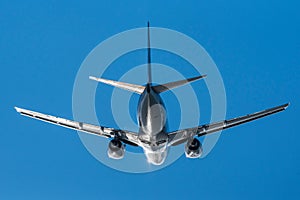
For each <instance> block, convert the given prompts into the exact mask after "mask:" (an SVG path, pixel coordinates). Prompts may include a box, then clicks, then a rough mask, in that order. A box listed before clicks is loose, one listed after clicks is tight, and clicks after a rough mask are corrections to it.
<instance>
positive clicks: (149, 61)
mask: <svg viewBox="0 0 300 200" xmlns="http://www.w3.org/2000/svg"><path fill="white" fill-rule="evenodd" d="M147 51H148V84H151V82H152V72H151V48H150V24H149V21H148V48H147Z"/></svg>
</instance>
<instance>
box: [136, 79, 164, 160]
mask: <svg viewBox="0 0 300 200" xmlns="http://www.w3.org/2000/svg"><path fill="white" fill-rule="evenodd" d="M137 117H138V124H139V137H138V138H139V141H140V145H141V147H142V148H143V150H144V153H145V155H146V157H147V160H148V162H150V163H152V164H154V165H161V164H162V163H163V162H164V161H165V159H166V157H167V150H168V148H167V144H168V135H167V117H166V109H165V106H164V103H163V101H162V99H161V97H160V96H159V94H158V93H156V92H155V91H154V90H153V89H152V87H151V84H147V85H146V88H145V90H144V92H143V93H142V95H141V96H140V99H139V104H138V112H137Z"/></svg>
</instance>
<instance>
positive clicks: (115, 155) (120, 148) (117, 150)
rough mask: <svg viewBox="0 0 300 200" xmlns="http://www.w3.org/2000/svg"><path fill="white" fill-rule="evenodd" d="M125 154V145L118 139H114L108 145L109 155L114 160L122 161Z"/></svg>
mask: <svg viewBox="0 0 300 200" xmlns="http://www.w3.org/2000/svg"><path fill="white" fill-rule="evenodd" d="M124 154H125V146H124V144H123V143H122V142H121V141H120V140H117V139H113V140H111V141H110V142H109V144H108V149H107V155H108V157H110V158H112V159H122V158H123V157H124Z"/></svg>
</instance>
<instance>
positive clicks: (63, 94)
mask: <svg viewBox="0 0 300 200" xmlns="http://www.w3.org/2000/svg"><path fill="white" fill-rule="evenodd" d="M299 6H300V4H299V2H298V1H258V0H254V1H237V0H234V1H230V2H228V1H221V0H219V1H217V0H212V1H194V2H189V3H186V2H183V1H182V2H181V1H164V3H160V1H156V0H155V1H131V2H126V3H125V2H121V1H120V2H116V1H111V2H109V3H108V2H101V1H72V2H71V1H64V0H61V1H54V0H53V1H44V2H36V1H26V2H24V1H6V0H3V1H1V2H0V66H1V69H2V73H1V79H0V81H1V84H0V87H1V91H2V98H1V105H0V110H1V122H0V123H1V140H0V155H1V164H0V169H1V171H0V199H54V198H55V199H83V198H85V199H104V198H112V199H117V198H122V199H132V197H143V198H145V199H153V198H158V199H159V197H162V198H174V199H176V198H181V199H182V198H197V199H198V198H203V199H207V198H210V199H236V198H239V199H241V198H242V199H253V198H255V199H286V198H288V199H299V196H300V195H299V188H298V186H299V182H300V159H299V158H300V156H299V151H300V146H299V140H300V135H299V131H298V128H297V127H296V126H297V124H298V123H299V122H298V117H299V95H300V91H299V84H300V81H299V78H300V77H299V71H300V70H299V69H300V68H299V66H300V60H299V55H300V39H299V34H300V14H299V12H298V10H299ZM148 20H150V22H151V24H152V25H153V26H157V27H166V28H170V29H174V30H177V31H180V32H183V33H185V34H186V35H188V36H190V37H192V38H194V39H195V40H197V41H198V42H199V43H200V44H201V45H202V46H203V47H204V48H205V49H206V50H207V52H208V53H209V54H210V56H211V57H212V58H213V59H214V61H215V63H216V64H217V66H218V68H219V71H220V73H221V74H222V77H223V81H224V84H225V87H226V95H227V118H231V117H235V116H239V115H243V114H247V113H250V112H254V111H259V110H261V109H264V108H268V107H271V106H275V105H279V104H282V103H285V102H291V106H290V107H289V108H288V110H287V111H285V112H283V113H280V114H277V115H274V116H271V117H268V118H265V119H261V120H259V121H256V122H252V123H249V124H247V125H242V126H239V127H236V128H233V129H230V130H226V131H224V132H223V134H222V135H221V137H220V139H219V141H218V143H217V145H216V146H215V148H214V149H213V151H212V152H211V153H210V154H209V155H208V156H207V157H206V158H205V159H201V160H189V159H186V158H185V157H184V156H182V157H181V158H180V159H179V160H178V161H177V162H175V163H174V164H172V165H171V166H169V167H167V168H165V169H163V170H159V171H156V172H153V173H149V174H127V173H123V172H119V171H116V170H113V169H110V168H108V167H106V166H104V165H103V164H101V163H99V162H98V161H97V160H96V159H94V158H93V157H92V156H91V155H90V154H89V153H88V152H87V150H86V149H85V148H84V146H83V145H82V144H81V141H80V139H79V137H78V135H77V133H76V132H75V131H72V130H67V129H63V128H61V127H56V126H53V125H49V124H45V123H42V122H38V121H35V120H31V119H27V118H24V117H20V116H19V115H18V114H17V113H16V112H15V111H14V110H13V106H15V105H17V106H20V107H25V108H31V109H34V110H37V111H41V112H45V113H50V114H53V115H59V116H62V117H65V118H72V89H73V83H74V79H75V76H76V73H77V70H78V69H79V67H80V65H81V63H82V61H83V60H84V58H85V57H86V56H87V55H88V53H89V52H90V51H91V50H92V49H93V48H94V47H95V46H96V45H97V44H99V43H100V42H101V41H103V40H105V39H107V38H108V37H110V36H112V35H114V34H117V33H119V32H121V31H124V30H127V29H131V28H137V27H143V26H145V24H146V22H147V21H148ZM157 54H159V53H157ZM145 55H146V54H145ZM145 62H146V57H145ZM208 106H209V105H208ZM106 120H107V121H106V123H108V124H109V123H110V121H109V119H106ZM111 123H113V122H111ZM106 125H107V124H106Z"/></svg>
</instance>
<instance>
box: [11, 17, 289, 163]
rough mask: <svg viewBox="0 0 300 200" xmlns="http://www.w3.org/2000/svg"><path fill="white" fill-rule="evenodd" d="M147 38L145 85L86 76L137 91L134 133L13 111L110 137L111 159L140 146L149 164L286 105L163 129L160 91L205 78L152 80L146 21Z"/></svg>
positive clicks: (197, 149) (192, 154) (193, 154)
mask: <svg viewBox="0 0 300 200" xmlns="http://www.w3.org/2000/svg"><path fill="white" fill-rule="evenodd" d="M147 38H148V41H147V43H148V46H147V57H148V59H147V60H148V61H147V63H148V66H147V70H148V72H147V73H148V81H147V83H146V84H145V85H136V84H130V83H124V82H119V81H113V80H107V79H103V78H96V77H93V76H90V77H89V78H90V79H91V80H94V81H97V82H101V83H105V84H108V85H111V86H114V87H118V88H121V89H124V90H128V91H130V92H134V93H137V94H139V95H140V97H139V102H138V108H137V118H138V126H139V130H138V132H137V133H136V132H132V131H128V130H121V129H115V128H109V127H104V126H96V125H93V124H88V123H84V122H76V121H72V120H68V119H64V118H59V117H55V116H51V115H46V114H42V113H39V112H34V111H31V110H26V109H23V108H18V107H15V109H16V111H17V112H19V113H20V114H21V115H24V116H27V117H31V118H34V119H37V120H41V121H44V122H48V123H52V124H55V125H58V126H62V127H66V128H69V129H74V130H77V131H81V132H85V133H88V134H93V135H97V136H102V137H105V138H109V139H110V141H109V143H108V150H107V154H108V156H109V157H110V158H112V159H122V158H123V157H124V155H125V146H126V145H132V146H137V147H141V148H142V149H143V151H144V154H145V156H146V158H147V161H148V162H149V163H151V164H153V165H162V164H163V163H164V161H165V159H166V157H167V154H168V150H169V148H170V147H171V146H176V145H180V144H183V143H185V146H184V151H185V155H186V157H187V158H199V157H200V156H201V155H202V152H203V149H202V144H201V142H200V141H199V140H198V139H197V138H196V137H202V136H205V135H208V134H212V133H214V132H217V131H221V130H224V129H228V128H231V127H234V126H237V125H240V124H243V123H246V122H250V121H253V120H256V119H259V118H262V117H265V116H268V115H271V114H274V113H277V112H280V111H283V110H285V109H286V108H287V107H288V106H289V103H286V104H283V105H280V106H276V107H273V108H270V109H267V110H263V111H260V112H255V113H253V114H248V115H244V116H240V117H237V118H233V119H228V120H223V121H219V122H215V123H211V124H205V125H200V126H198V127H193V128H187V129H183V130H176V131H172V132H169V131H168V129H167V124H168V123H167V117H166V116H167V115H166V109H165V106H164V102H163V100H162V98H161V97H160V93H162V92H165V91H168V90H171V89H173V88H176V87H179V86H182V85H185V84H187V83H191V82H193V81H196V80H199V79H202V78H205V77H206V75H201V76H196V77H193V78H188V79H186V80H180V81H175V82H170V83H166V84H158V85H155V84H153V83H152V73H151V48H150V28H149V22H148V30H147Z"/></svg>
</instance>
